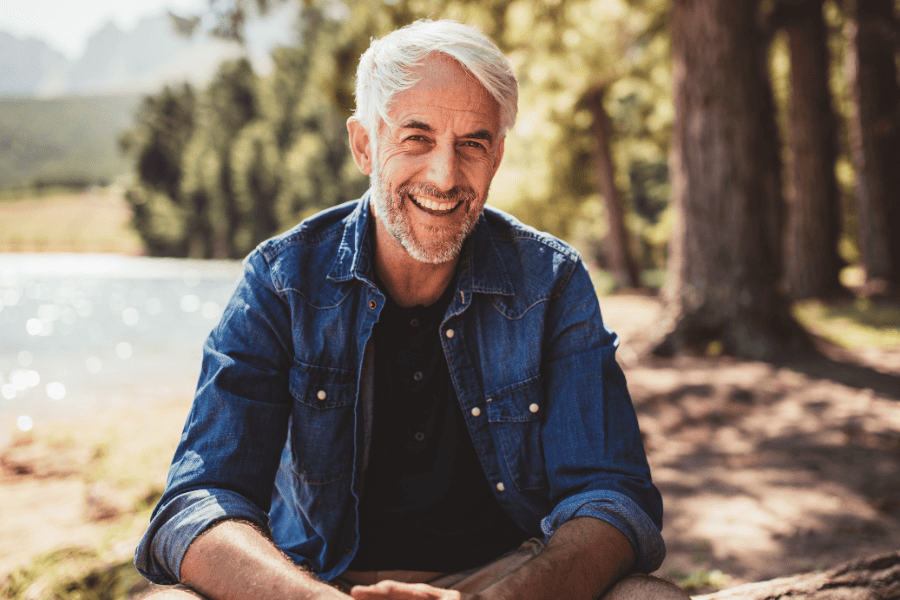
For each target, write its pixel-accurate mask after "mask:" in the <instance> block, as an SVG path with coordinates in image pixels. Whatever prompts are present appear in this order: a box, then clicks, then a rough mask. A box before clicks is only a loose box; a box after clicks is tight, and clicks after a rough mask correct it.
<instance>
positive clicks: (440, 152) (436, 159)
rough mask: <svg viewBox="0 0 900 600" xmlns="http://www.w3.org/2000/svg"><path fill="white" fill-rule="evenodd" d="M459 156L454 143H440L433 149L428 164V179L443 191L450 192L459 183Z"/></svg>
mask: <svg viewBox="0 0 900 600" xmlns="http://www.w3.org/2000/svg"><path fill="white" fill-rule="evenodd" d="M458 174H459V157H458V156H457V153H456V148H455V147H454V146H453V145H452V144H440V145H438V146H437V147H435V148H434V150H432V153H431V160H430V161H429V165H428V180H429V182H431V184H432V185H434V186H435V187H437V188H438V189H439V190H441V191H442V192H449V191H450V190H452V189H453V188H454V187H455V186H456V183H457V177H458Z"/></svg>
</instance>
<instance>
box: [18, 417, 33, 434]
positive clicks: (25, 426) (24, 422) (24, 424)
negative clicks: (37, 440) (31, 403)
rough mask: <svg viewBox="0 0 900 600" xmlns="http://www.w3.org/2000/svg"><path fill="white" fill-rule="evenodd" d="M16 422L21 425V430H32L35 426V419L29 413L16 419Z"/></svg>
mask: <svg viewBox="0 0 900 600" xmlns="http://www.w3.org/2000/svg"><path fill="white" fill-rule="evenodd" d="M16 424H17V425H18V426H19V430H21V431H31V428H32V427H34V421H32V420H31V417H29V416H28V415H22V416H21V417H19V418H18V419H17V420H16Z"/></svg>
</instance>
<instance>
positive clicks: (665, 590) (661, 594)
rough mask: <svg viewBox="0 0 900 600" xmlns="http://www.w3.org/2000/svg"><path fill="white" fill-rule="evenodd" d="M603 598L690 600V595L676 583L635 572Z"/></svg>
mask: <svg viewBox="0 0 900 600" xmlns="http://www.w3.org/2000/svg"><path fill="white" fill-rule="evenodd" d="M601 600H690V596H689V595H688V593H687V592H685V591H684V590H683V589H681V588H680V587H678V586H677V585H675V584H674V583H671V582H669V581H666V580H664V579H660V578H658V577H653V576H652V575H641V574H638V573H635V574H632V575H629V576H628V577H626V578H625V579H623V580H621V581H620V582H619V583H617V584H616V585H614V586H613V587H611V588H610V589H609V591H608V592H606V594H604V595H603V596H602V598H601Z"/></svg>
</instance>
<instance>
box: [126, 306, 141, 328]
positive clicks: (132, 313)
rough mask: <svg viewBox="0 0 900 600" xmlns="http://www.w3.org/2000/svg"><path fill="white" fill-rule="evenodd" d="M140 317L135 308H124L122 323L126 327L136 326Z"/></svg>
mask: <svg viewBox="0 0 900 600" xmlns="http://www.w3.org/2000/svg"><path fill="white" fill-rule="evenodd" d="M140 317H141V316H140V315H139V314H138V311H137V309H136V308H126V309H125V310H123V311H122V321H123V322H124V323H125V324H126V325H128V326H129V327H130V326H132V325H137V322H138V320H140Z"/></svg>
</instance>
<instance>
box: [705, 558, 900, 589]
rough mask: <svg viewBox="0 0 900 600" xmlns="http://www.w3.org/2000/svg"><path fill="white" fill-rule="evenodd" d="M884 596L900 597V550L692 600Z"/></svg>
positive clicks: (750, 584)
mask: <svg viewBox="0 0 900 600" xmlns="http://www.w3.org/2000/svg"><path fill="white" fill-rule="evenodd" d="M775 598H791V599H797V600H888V599H896V598H900V552H895V553H893V554H886V555H883V556H876V557H871V558H866V559H862V560H855V561H851V562H848V563H845V564H843V565H841V566H839V567H836V568H834V569H831V570H830V571H825V572H822V573H807V574H805V575H797V576H795V577H785V578H782V579H773V580H772V581H763V582H760V583H749V584H747V585H742V586H738V587H736V588H732V589H730V590H723V591H721V592H716V593H715V594H706V595H704V596H694V600H773V599H775Z"/></svg>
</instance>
